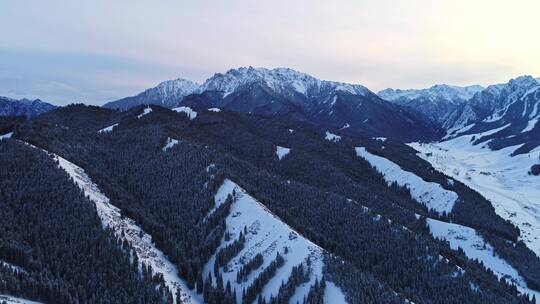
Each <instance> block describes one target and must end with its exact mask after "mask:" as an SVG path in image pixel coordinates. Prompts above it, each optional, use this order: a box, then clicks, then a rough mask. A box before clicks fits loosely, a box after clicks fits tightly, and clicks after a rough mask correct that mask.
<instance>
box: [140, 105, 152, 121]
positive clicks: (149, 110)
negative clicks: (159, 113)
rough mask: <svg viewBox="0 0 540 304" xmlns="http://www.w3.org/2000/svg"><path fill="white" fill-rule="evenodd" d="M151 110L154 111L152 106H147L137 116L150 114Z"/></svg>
mask: <svg viewBox="0 0 540 304" xmlns="http://www.w3.org/2000/svg"><path fill="white" fill-rule="evenodd" d="M150 112H152V108H150V107H146V108H145V109H144V110H143V112H142V113H141V114H139V115H137V118H141V117H143V116H144V115H147V114H150Z"/></svg>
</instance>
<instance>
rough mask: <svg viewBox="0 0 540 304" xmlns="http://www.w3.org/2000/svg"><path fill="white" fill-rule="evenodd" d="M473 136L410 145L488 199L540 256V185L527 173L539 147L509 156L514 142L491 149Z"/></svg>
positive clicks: (539, 150) (445, 172) (426, 158)
mask: <svg viewBox="0 0 540 304" xmlns="http://www.w3.org/2000/svg"><path fill="white" fill-rule="evenodd" d="M473 136H475V134H472V135H465V136H461V137H458V138H455V139H452V140H449V141H444V142H440V143H433V144H422V143H411V144H409V145H410V146H411V147H412V148H414V149H416V150H417V151H420V153H419V154H418V156H420V157H421V158H423V159H424V160H426V161H428V162H429V163H431V165H432V166H433V167H434V168H435V169H436V170H438V171H440V172H442V173H444V174H446V175H448V176H451V177H452V178H454V179H456V180H459V181H460V182H462V183H464V184H465V185H467V186H468V187H470V188H472V189H474V190H475V191H478V192H479V193H480V194H481V195H482V196H484V197H485V198H486V199H488V200H489V201H490V202H491V204H492V205H493V207H495V212H496V213H497V215H499V216H500V217H502V218H503V219H505V220H509V221H511V222H512V223H513V224H514V225H516V226H517V227H518V228H519V229H520V230H521V234H520V237H519V238H520V240H522V241H523V242H525V244H526V245H527V247H529V248H530V249H531V250H532V251H533V252H534V253H536V255H538V256H540V201H539V200H538V198H539V197H540V187H539V186H538V177H536V176H533V175H529V174H528V172H529V170H530V167H531V166H532V165H533V164H535V163H537V161H538V156H539V155H540V147H538V148H536V149H534V150H532V151H531V152H529V153H527V154H520V155H516V156H513V157H512V156H510V154H511V153H512V152H513V151H514V150H515V149H516V148H517V146H514V147H507V148H504V149H501V150H498V151H492V150H490V149H489V148H482V147H480V146H478V145H472V143H471V139H472V137H473ZM476 138H478V134H476Z"/></svg>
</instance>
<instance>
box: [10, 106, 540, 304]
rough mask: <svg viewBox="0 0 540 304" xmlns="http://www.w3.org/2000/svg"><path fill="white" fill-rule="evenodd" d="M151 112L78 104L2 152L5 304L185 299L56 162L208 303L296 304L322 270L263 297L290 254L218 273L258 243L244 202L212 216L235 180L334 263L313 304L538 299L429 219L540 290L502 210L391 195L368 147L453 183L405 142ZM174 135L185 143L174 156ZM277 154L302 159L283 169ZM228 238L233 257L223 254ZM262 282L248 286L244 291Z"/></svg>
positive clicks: (249, 119)
mask: <svg viewBox="0 0 540 304" xmlns="http://www.w3.org/2000/svg"><path fill="white" fill-rule="evenodd" d="M142 111H143V107H135V108H132V109H131V110H129V111H125V112H120V111H115V110H108V109H102V108H97V107H89V106H83V105H70V106H68V107H64V108H59V109H56V110H53V111H51V112H48V113H45V114H42V115H40V116H38V117H36V118H33V119H31V120H28V121H22V120H21V121H16V122H14V123H12V125H13V127H11V128H12V129H13V130H14V136H13V138H12V139H6V140H2V141H0V165H1V166H0V177H1V178H0V185H1V187H0V216H1V218H2V221H1V222H0V226H1V229H0V231H1V234H0V261H3V262H4V264H2V265H3V266H1V268H0V278H1V280H0V294H10V295H14V296H19V297H23V298H28V299H31V300H35V301H42V302H43V303H167V302H174V301H176V302H179V300H176V299H172V298H171V295H170V294H169V293H170V291H169V292H167V291H165V289H164V288H156V286H162V281H161V279H160V278H159V277H154V276H152V275H151V274H150V275H148V273H147V272H146V271H140V270H139V267H138V266H137V267H136V266H135V265H137V264H138V263H136V262H134V260H135V259H134V257H133V256H132V250H130V247H129V244H124V243H123V242H122V241H121V240H119V239H117V238H116V237H115V236H114V234H113V233H112V232H111V231H109V230H108V229H107V228H106V227H105V228H103V227H102V225H101V223H100V220H99V218H98V216H97V214H96V209H95V207H94V205H93V204H92V202H91V201H89V199H88V198H86V197H85V196H84V194H83V193H82V192H81V191H80V190H79V188H78V187H77V186H76V185H75V184H74V183H73V182H72V181H71V180H70V178H69V176H68V175H67V174H66V173H65V172H64V171H63V170H62V169H61V168H59V167H58V165H57V163H55V160H54V159H53V158H52V157H51V156H50V155H48V154H47V153H46V152H44V151H42V150H41V149H44V150H46V151H48V152H50V153H55V154H57V155H60V156H61V157H63V158H65V159H67V160H69V161H71V162H73V163H74V164H76V165H78V166H80V167H81V168H84V170H85V171H86V173H87V174H88V175H89V176H90V177H91V178H92V180H93V181H94V182H95V183H96V184H97V185H98V186H99V188H100V189H101V191H102V192H103V193H104V194H106V195H107V197H109V198H110V200H111V201H110V203H111V204H112V205H114V206H116V207H118V208H119V209H120V210H121V211H122V214H123V215H124V216H125V217H128V218H130V219H133V220H134V221H135V222H136V223H137V224H138V225H139V226H140V227H141V228H142V229H143V230H144V231H145V232H146V233H148V234H149V235H151V236H152V241H153V243H154V244H155V246H156V247H157V248H159V249H160V250H161V251H163V253H164V254H165V255H166V256H167V257H168V259H169V260H170V261H171V262H172V263H174V264H175V265H176V266H177V268H178V272H179V275H180V277H181V278H182V279H183V280H185V282H186V285H187V286H188V288H190V289H191V290H194V291H195V292H196V293H198V294H200V296H201V298H202V299H204V302H206V303H224V304H225V303H227V304H228V303H238V302H243V303H289V300H290V299H291V298H292V297H293V295H294V293H295V291H296V290H297V288H298V287H299V286H301V285H302V284H306V282H308V281H309V276H310V273H311V271H312V270H311V269H310V267H309V263H310V262H309V261H307V262H306V263H305V264H300V265H297V266H295V267H294V268H293V270H292V272H291V275H290V276H289V278H288V279H287V280H284V281H283V282H281V284H280V285H279V292H278V293H277V294H275V295H274V296H273V297H263V296H261V295H262V294H263V292H264V289H265V286H267V284H268V282H269V281H270V280H271V279H272V278H273V277H274V276H275V274H276V272H279V270H280V267H282V265H283V263H284V259H286V255H284V256H285V257H283V256H281V254H278V255H274V256H263V255H262V254H261V255H254V256H252V257H250V258H249V259H245V261H244V264H243V265H241V268H240V269H241V270H240V271H239V272H238V274H237V276H235V279H234V280H232V281H224V279H223V277H222V273H223V272H221V271H220V269H224V271H225V272H226V271H227V267H228V265H229V264H230V263H231V260H232V259H233V257H235V256H236V255H237V254H238V253H239V252H240V251H241V250H242V249H243V248H245V244H246V238H247V236H246V235H247V234H246V233H242V232H241V233H240V235H237V236H230V235H229V234H228V232H227V224H226V219H228V218H229V215H230V208H231V205H232V204H233V198H231V197H229V198H228V199H227V200H226V201H225V203H223V204H222V205H220V206H219V207H218V208H217V209H215V210H213V207H214V195H215V194H216V191H217V190H218V188H219V187H220V185H221V184H222V183H223V181H224V180H225V179H230V180H233V181H235V182H236V183H238V184H239V185H240V186H241V187H242V188H243V189H245V190H246V192H247V193H249V194H250V195H251V196H253V197H254V198H256V199H257V200H258V201H259V202H260V203H261V204H263V205H264V206H265V208H268V210H269V212H271V213H272V214H273V215H275V216H277V217H279V219H281V220H282V221H284V222H285V223H286V224H287V225H289V226H290V227H291V229H294V230H295V231H297V232H298V233H300V234H301V235H302V236H304V237H305V238H307V239H309V240H310V241H311V242H313V243H314V244H316V245H317V246H320V247H321V248H322V250H324V252H325V255H324V269H323V277H322V278H318V279H317V280H316V282H315V283H314V284H312V285H310V286H309V292H308V293H307V296H306V297H305V298H304V299H303V302H304V303H323V302H324V293H325V290H327V289H328V286H327V285H328V282H333V283H332V284H335V285H336V286H338V287H339V288H340V289H341V290H342V291H343V294H344V295H345V298H346V300H347V302H348V303H406V302H408V303H410V302H414V303H443V304H445V303H533V302H534V299H533V300H531V299H530V298H527V296H526V295H523V294H521V293H519V292H518V290H517V289H516V287H515V286H513V285H512V284H511V283H510V282H509V281H507V280H504V279H499V278H498V277H497V276H496V275H495V274H494V273H493V272H492V271H491V270H489V269H488V268H487V267H486V265H483V264H482V263H480V262H478V261H474V260H471V259H468V258H467V256H466V255H465V253H464V252H463V251H462V250H452V249H451V248H450V246H449V244H448V243H447V242H445V241H442V240H438V239H434V238H433V237H432V236H431V235H430V233H429V228H428V227H427V224H426V218H432V219H437V220H440V221H444V222H453V223H458V224H461V225H466V226H469V227H472V228H475V229H476V230H477V231H478V232H479V233H480V234H481V235H482V236H483V237H484V238H485V239H487V240H489V242H490V244H491V245H492V246H493V247H494V250H495V252H496V253H497V254H498V255H500V256H503V257H505V259H506V260H507V261H508V262H509V263H511V264H512V266H513V267H515V268H516V269H517V270H518V271H519V274H520V275H521V276H522V277H523V278H524V279H525V280H526V282H527V284H528V286H530V287H531V288H537V289H538V288H539V286H540V277H539V274H540V260H539V259H538V257H536V256H535V255H534V253H532V252H531V251H530V250H529V249H528V248H527V247H526V246H524V245H523V244H522V243H520V242H518V236H519V233H520V231H519V229H517V228H516V227H515V226H513V225H512V224H510V223H509V222H507V221H504V220H503V219H501V218H500V217H498V216H497V215H496V214H495V212H494V210H493V207H491V205H490V204H489V202H488V201H486V200H485V199H484V198H483V197H482V196H480V195H479V194H478V193H476V192H475V191H473V190H471V189H469V188H468V187H466V186H465V185H463V184H461V183H459V182H456V183H455V185H454V186H453V188H452V189H453V190H454V191H456V192H457V193H458V194H459V196H460V200H459V201H458V203H456V205H455V206H454V208H453V210H452V213H451V214H438V213H435V212H434V211H433V210H429V209H428V208H427V207H426V206H424V205H422V204H420V203H418V202H417V201H415V200H414V199H413V198H412V197H411V194H410V193H409V191H408V190H407V189H406V188H404V187H400V186H398V185H397V184H391V185H388V184H387V183H386V182H385V181H384V179H383V177H382V176H381V174H379V173H378V172H377V171H376V170H375V169H374V168H373V167H371V165H370V164H369V163H368V162H367V161H365V160H363V159H361V158H359V157H357V156H356V155H355V153H354V149H353V147H358V146H363V147H366V148H367V149H369V150H370V151H372V152H373V153H378V154H380V155H383V156H385V157H387V158H389V159H392V160H394V161H395V162H399V164H400V165H401V166H402V167H404V168H408V169H409V170H411V171H413V172H415V173H416V174H418V175H420V176H423V177H424V178H425V179H427V180H432V181H439V180H442V179H446V177H445V176H444V175H442V174H440V173H436V172H434V171H433V170H431V169H432V168H431V167H430V166H429V164H428V163H426V162H423V161H421V160H419V159H418V158H417V157H416V158H415V156H414V153H411V152H410V151H408V150H407V149H408V147H406V146H404V145H401V144H398V143H395V144H392V143H387V144H385V147H384V148H381V143H380V142H377V141H375V140H372V139H371V138H368V137H366V136H364V135H363V134H360V133H351V134H347V135H346V136H343V138H342V140H341V141H339V142H337V143H335V142H330V141H328V140H325V138H324V130H321V129H320V128H318V127H317V126H316V125H314V124H311V123H309V122H301V121H297V120H290V119H288V118H287V117H283V116H281V117H274V116H260V115H248V114H240V113H232V112H227V111H223V112H210V111H204V110H202V109H200V110H198V116H197V119H195V120H191V119H189V118H188V117H187V116H186V115H185V114H184V113H176V112H173V111H170V110H168V109H165V108H161V107H159V106H152V112H151V113H150V114H147V115H144V116H142V117H138V115H139V114H140V113H141V112H142ZM115 123H118V126H117V127H115V128H114V129H113V131H111V132H102V133H99V132H98V130H101V129H103V128H105V127H107V126H110V125H112V124H115ZM290 130H293V131H292V132H291V131H290ZM170 138H173V139H176V140H178V141H179V143H178V144H176V145H175V146H174V147H172V148H169V149H167V150H164V149H163V147H164V146H165V145H166V144H167V142H168V139H170ZM24 142H26V143H30V144H32V145H35V146H36V147H39V148H41V149H39V148H33V147H31V146H29V145H26V144H25V143H24ZM276 146H282V147H287V148H290V149H291V150H290V153H289V154H288V155H286V156H285V157H283V158H282V159H281V160H280V159H279V158H278V157H277V156H276ZM211 210H213V211H212V212H210V211H211ZM477 213H482V214H483V216H482V217H481V219H479V218H478V217H475V216H474V214H477ZM232 216H234V215H232ZM478 219H479V220H478ZM246 231H247V230H246ZM222 240H226V241H227V242H229V243H228V244H230V245H228V246H225V247H221V249H218V248H219V247H220V243H221V242H222ZM212 257H215V263H214V264H213V265H211V266H210V267H211V268H212V270H213V271H211V272H210V273H209V275H208V276H206V275H205V272H204V269H205V265H206V264H207V263H208V262H209V261H210V260H211V258H212ZM262 265H267V266H262ZM262 267H264V269H262V270H261V271H259V272H255V270H257V269H259V270H260V269H261V268H262ZM248 278H250V282H253V283H252V284H250V285H249V286H247V288H243V289H242V290H236V288H234V287H235V286H236V284H243V283H245V282H247V281H248ZM238 299H241V301H238Z"/></svg>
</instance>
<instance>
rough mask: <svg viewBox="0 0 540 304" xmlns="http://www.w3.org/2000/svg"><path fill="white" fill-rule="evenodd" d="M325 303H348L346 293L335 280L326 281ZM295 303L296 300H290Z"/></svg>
mask: <svg viewBox="0 0 540 304" xmlns="http://www.w3.org/2000/svg"><path fill="white" fill-rule="evenodd" d="M323 300H324V303H325V304H346V303H347V300H345V295H344V294H343V292H342V291H341V288H339V287H338V286H336V284H334V283H333V282H330V281H326V288H325V289H324V299H323ZM290 303H294V302H290Z"/></svg>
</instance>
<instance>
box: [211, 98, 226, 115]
mask: <svg viewBox="0 0 540 304" xmlns="http://www.w3.org/2000/svg"><path fill="white" fill-rule="evenodd" d="M223 98H225V96H223ZM208 111H210V112H216V113H218V112H221V109H220V108H210V109H208Z"/></svg>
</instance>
